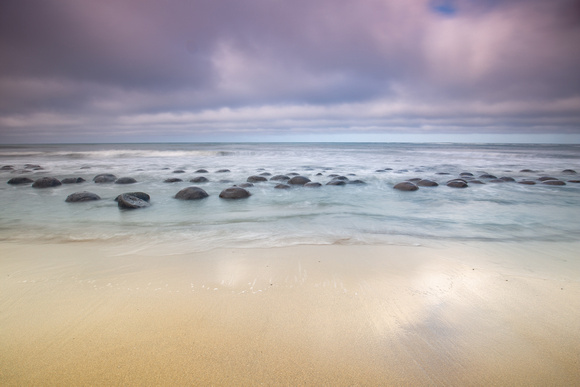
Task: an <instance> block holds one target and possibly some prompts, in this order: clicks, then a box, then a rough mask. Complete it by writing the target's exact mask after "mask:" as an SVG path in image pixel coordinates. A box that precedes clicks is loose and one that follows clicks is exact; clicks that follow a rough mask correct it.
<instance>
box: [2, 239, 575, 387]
mask: <svg viewBox="0 0 580 387" xmlns="http://www.w3.org/2000/svg"><path fill="white" fill-rule="evenodd" d="M139 246H140V245H139V244H135V245H130V244H127V243H126V242H125V243H113V242H109V243H103V242H100V241H96V242H91V241H84V242H69V243H62V242H59V243H32V244H31V243H27V244H20V243H17V242H3V243H2V244H0V256H1V257H2V259H1V260H0V273H2V275H1V277H0V326H1V327H2V329H0V381H1V383H2V385H7V386H12V385H259V384H264V385H320V384H325V385H457V386H459V385H462V386H465V385H562V386H564V385H577V384H579V383H580V374H579V373H578V369H579V368H580V351H579V350H578V348H580V325H579V324H578V321H580V275H579V273H580V263H579V262H578V260H577V259H576V258H575V257H577V251H579V247H580V243H578V242H566V243H564V242H558V243H546V242H542V243H533V242H530V243H525V244H523V243H522V244H514V243H499V242H488V243H486V242H478V243H475V242H472V243H459V242H454V243H441V244H438V245H436V244H434V245H431V246H421V245H418V246H408V245H340V244H334V245H300V246H288V247H281V248H261V249H260V248H235V249H212V250H208V251H201V252H200V251H195V252H188V251H187V249H183V248H180V249H179V250H175V249H172V246H169V245H168V246H165V248H164V247H163V246H157V247H156V248H152V249H146V248H145V249H144V248H140V247H139Z"/></svg>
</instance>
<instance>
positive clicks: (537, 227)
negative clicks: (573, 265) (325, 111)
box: [0, 143, 580, 251]
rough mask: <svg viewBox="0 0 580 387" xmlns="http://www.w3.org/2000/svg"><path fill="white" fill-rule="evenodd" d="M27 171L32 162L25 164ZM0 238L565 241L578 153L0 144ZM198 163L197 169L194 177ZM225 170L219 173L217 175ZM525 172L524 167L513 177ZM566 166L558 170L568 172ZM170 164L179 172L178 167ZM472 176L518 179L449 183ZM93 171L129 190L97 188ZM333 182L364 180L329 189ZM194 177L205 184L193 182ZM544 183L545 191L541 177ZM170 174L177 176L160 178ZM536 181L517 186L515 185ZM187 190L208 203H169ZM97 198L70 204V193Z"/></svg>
mask: <svg viewBox="0 0 580 387" xmlns="http://www.w3.org/2000/svg"><path fill="white" fill-rule="evenodd" d="M27 164H29V165H28V166H27ZM0 168H2V170H1V171H0V180H2V184H0V206H1V208H2V211H1V213H0V240H2V241H15V242H23V243H27V242H33V241H34V242H43V241H46V242H68V241H115V242H119V243H125V242H127V243H131V244H133V245H134V244H135V243H136V244H137V245H140V246H143V248H154V247H155V246H175V249H176V251H184V250H186V251H201V250H209V249H214V248H233V247H257V248H262V247H263V248H268V247H278V246H290V245H298V244H402V245H437V244H442V243H443V244H444V243H446V242H447V241H449V242H469V241H478V242H486V241H493V242H506V243H511V242H515V243H519V242H526V241H540V242H542V241H545V242H559V241H562V242H566V241H574V240H578V239H579V238H580V220H579V219H580V183H576V182H573V181H574V180H580V145H529V144H448V143H441V144H419V143H201V144H189V143H179V144H81V145H68V144H67V145H10V146H8V145H3V146H0ZM199 169H205V170H207V173H198V172H196V171H198V170H199ZM222 169H227V170H229V172H220V173H218V172H217V171H219V170H222ZM526 169H529V170H532V172H522V170H526ZM569 169H570V170H574V171H577V172H579V174H577V175H574V174H572V172H568V173H564V172H563V171H564V170H569ZM177 170H182V171H184V172H183V173H174V172H175V171H177ZM466 172H469V173H471V174H473V175H474V176H473V177H474V178H477V177H478V176H480V175H482V174H484V173H487V174H492V175H495V176H497V177H511V178H513V179H514V180H515V181H514V182H504V183H494V182H491V180H490V179H480V180H481V181H482V182H483V183H485V184H472V183H471V182H470V178H469V177H468V178H466V181H467V185H468V187H466V188H452V187H448V186H447V185H446V183H447V181H449V180H452V179H455V178H458V177H459V175H460V173H466ZM102 173H111V174H114V175H116V176H117V177H119V178H120V177H132V178H134V179H135V180H136V181H137V182H136V183H134V184H127V185H122V184H114V183H109V184H97V183H94V182H93V178H94V177H95V176H96V175H98V174H102ZM268 173H269V174H270V175H269V176H267V177H266V178H267V179H269V178H271V177H272V176H274V175H279V174H292V173H296V174H299V175H302V176H305V177H307V178H309V179H310V180H311V181H313V182H319V183H321V184H322V185H321V186H320V187H318V188H310V187H301V186H297V187H292V188H290V189H275V188H274V187H275V186H276V184H279V183H280V182H279V181H271V180H268V181H265V182H259V183H254V186H253V187H249V188H247V190H248V191H249V192H250V193H251V196H250V197H249V198H246V199H240V200H225V199H221V198H220V197H219V194H220V192H221V191H222V190H224V189H225V188H228V187H231V186H232V185H234V184H238V185H239V184H241V183H244V182H246V180H247V178H248V177H249V176H253V175H260V174H268ZM330 175H339V176H345V177H346V178H347V179H348V181H350V182H352V181H353V180H360V181H362V182H364V184H345V185H341V186H333V185H326V184H327V183H328V182H329V181H331V180H332V179H333V177H332V176H330ZM19 176H21V177H28V178H30V179H32V180H36V179H38V178H41V177H55V178H57V179H59V180H62V179H64V178H77V177H81V178H83V179H84V180H86V181H85V182H82V183H78V184H63V185H60V186H57V187H53V188H43V189H37V188H32V187H31V184H30V183H28V184H23V185H11V184H7V182H8V181H9V180H10V179H11V178H14V177H19ZM199 176H204V177H205V178H207V179H208V180H209V181H208V182H205V183H192V182H190V181H189V180H190V179H192V178H195V177H199ZM542 176H551V177H555V178H557V179H560V180H562V181H564V182H566V184H565V185H561V186H555V185H546V184H542V183H541V182H540V181H538V180H537V179H538V178H540V177H542ZM169 178H179V179H182V180H183V181H181V182H175V183H166V182H164V181H165V180H166V179H169ZM413 178H421V179H429V180H432V181H435V182H437V183H438V184H439V186H436V187H419V189H418V190H417V191H413V192H407V191H399V190H396V189H394V188H393V187H394V185H395V184H397V183H399V182H403V181H406V180H409V179H413ZM524 179H525V180H532V181H534V182H535V183H536V184H534V185H524V184H518V181H521V180H524ZM190 186H197V187H200V188H202V189H203V190H205V191H206V192H207V193H208V194H209V197H207V198H205V199H202V200H196V201H182V200H177V199H175V198H174V196H175V194H176V193H177V192H178V191H180V190H181V189H183V188H185V187H190ZM80 191H89V192H92V193H95V194H97V195H99V196H100V197H101V200H98V201H90V202H82V203H67V202H65V199H66V198H67V196H68V195H70V194H72V193H74V192H80ZM135 191H140V192H146V193H147V194H149V195H150V197H151V200H150V204H151V206H150V207H147V208H143V209H137V210H120V209H119V208H118V206H117V203H116V202H115V201H114V199H115V197H117V195H119V194H122V193H125V192H135Z"/></svg>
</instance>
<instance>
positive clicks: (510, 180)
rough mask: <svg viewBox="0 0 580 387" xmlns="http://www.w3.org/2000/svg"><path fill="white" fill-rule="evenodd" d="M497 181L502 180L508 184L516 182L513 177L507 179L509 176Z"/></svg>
mask: <svg viewBox="0 0 580 387" xmlns="http://www.w3.org/2000/svg"><path fill="white" fill-rule="evenodd" d="M499 179H500V180H503V181H507V182H510V183H511V182H514V181H516V179H514V178H513V177H509V176H502V177H500V178H499Z"/></svg>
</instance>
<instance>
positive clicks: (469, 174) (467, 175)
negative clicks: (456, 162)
mask: <svg viewBox="0 0 580 387" xmlns="http://www.w3.org/2000/svg"><path fill="white" fill-rule="evenodd" d="M459 176H461V177H472V176H473V173H471V172H461V173H460V174H459Z"/></svg>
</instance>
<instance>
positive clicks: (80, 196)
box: [65, 191, 101, 203]
mask: <svg viewBox="0 0 580 387" xmlns="http://www.w3.org/2000/svg"><path fill="white" fill-rule="evenodd" d="M93 200H101V197H100V196H99V195H97V194H94V193H92V192H87V191H82V192H75V193H73V194H70V195H68V196H67V197H66V199H65V202H67V203H78V202H90V201H93Z"/></svg>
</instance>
